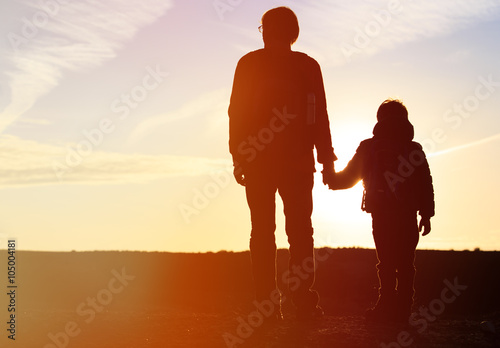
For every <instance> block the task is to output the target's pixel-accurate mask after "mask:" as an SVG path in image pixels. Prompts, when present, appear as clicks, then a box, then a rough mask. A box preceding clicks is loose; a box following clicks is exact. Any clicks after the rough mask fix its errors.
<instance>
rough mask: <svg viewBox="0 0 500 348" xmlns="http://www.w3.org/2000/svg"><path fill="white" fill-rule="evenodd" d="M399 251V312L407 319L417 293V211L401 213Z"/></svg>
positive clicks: (402, 317) (401, 316)
mask: <svg viewBox="0 0 500 348" xmlns="http://www.w3.org/2000/svg"><path fill="white" fill-rule="evenodd" d="M399 226H400V231H399V234H398V235H399V243H398V244H399V245H400V246H399V248H398V250H399V253H398V256H397V269H398V272H397V278H398V288H397V292H398V308H399V311H398V314H399V316H400V318H401V319H403V320H406V319H408V317H409V316H410V314H411V307H412V305H413V295H414V293H415V290H414V287H413V284H414V279H415V265H414V261H415V249H416V248H417V243H418V238H419V234H418V225H417V217H416V213H406V214H401V215H400V221H399Z"/></svg>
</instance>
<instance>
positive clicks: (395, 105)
mask: <svg viewBox="0 0 500 348" xmlns="http://www.w3.org/2000/svg"><path fill="white" fill-rule="evenodd" d="M388 118H403V119H406V120H407V119H408V110H407V109H406V106H404V105H403V103H402V102H401V101H400V100H398V99H387V100H385V101H384V102H383V103H382V104H381V105H380V106H379V108H378V110H377V121H383V120H385V119H388Z"/></svg>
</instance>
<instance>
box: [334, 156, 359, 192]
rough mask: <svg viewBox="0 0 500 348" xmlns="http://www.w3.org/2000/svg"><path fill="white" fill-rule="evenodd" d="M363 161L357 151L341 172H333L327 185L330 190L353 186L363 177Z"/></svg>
mask: <svg viewBox="0 0 500 348" xmlns="http://www.w3.org/2000/svg"><path fill="white" fill-rule="evenodd" d="M362 166H363V161H362V156H361V153H360V151H359V148H358V151H356V154H355V155H354V157H353V158H352V159H351V160H350V161H349V163H348V164H347V167H345V169H344V170H342V171H341V172H338V173H335V174H333V175H332V176H331V177H330V178H329V180H328V182H327V183H328V187H329V188H330V189H331V190H343V189H348V188H351V187H353V186H354V185H356V184H357V183H358V181H359V180H361V179H362V178H363V176H362V172H363V167H362Z"/></svg>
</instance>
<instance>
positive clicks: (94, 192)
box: [0, 0, 500, 252]
mask: <svg viewBox="0 0 500 348" xmlns="http://www.w3.org/2000/svg"><path fill="white" fill-rule="evenodd" d="M280 5H286V6H289V7H290V8H292V9H293V10H294V11H295V12H296V14H297V16H298V19H299V24H300V28H301V33H300V36H299V39H298V41H297V43H296V44H295V45H294V46H293V49H294V50H297V51H302V52H305V53H307V54H309V55H310V56H311V57H313V58H315V59H316V60H317V61H318V62H319V64H320V65H321V67H322V72H323V77H324V82H325V90H326V94H327V101H328V112H329V115H330V122H331V132H332V139H333V144H334V148H335V152H336V154H337V156H338V157H339V161H338V162H336V167H337V169H342V168H343V167H344V166H345V165H346V164H347V162H348V160H349V159H350V158H351V157H352V155H353V154H354V152H355V150H356V147H357V146H358V144H359V142H360V141H362V140H363V139H365V138H368V137H370V136H371V131H372V128H373V126H374V124H375V113H376V110H377V108H378V106H379V104H380V103H381V102H382V101H384V100H385V99H386V98H388V97H398V98H400V99H402V100H403V101H404V103H405V104H406V106H407V108H408V110H409V117H410V121H411V122H412V123H413V124H414V126H415V134H416V138H415V139H416V140H417V141H419V142H421V143H422V145H424V149H425V151H426V153H427V155H428V157H429V163H430V166H431V172H432V174H433V178H434V188H435V195H436V196H435V198H436V216H435V217H434V218H433V219H432V220H431V222H432V232H431V234H429V235H428V236H426V237H423V238H421V240H420V244H419V248H422V249H445V250H449V249H455V250H462V249H471V250H472V249H474V248H476V247H479V248H481V249H482V250H499V249H500V238H499V236H500V222H499V219H498V215H497V214H498V212H497V209H498V206H499V204H498V201H499V200H500V185H499V184H498V180H499V179H498V178H499V177H500V161H499V160H498V158H499V157H498V156H499V150H500V117H499V110H500V65H499V62H500V45H499V44H498V43H499V37H500V0H474V1H473V0H469V1H461V0H440V1H430V0H429V1H411V0H400V1H398V0H391V1H385V0H365V1H357V0H356V1H321V2H312V1H298V0H297V1H280V2H278V1H263V0H240V1H236V0H232V1H229V0H196V1H195V0H183V1H174V0H170V1H169V0H127V1H123V0H121V1H119V0H102V1H97V0H95V1H93V0H92V1H91V0H79V1H71V0H65V1H63V0H44V1H38V0H36V1H22V0H12V1H8V2H7V1H4V2H3V3H2V5H1V6H2V8H1V10H0V32H1V33H2V40H1V41H0V50H1V54H0V67H1V68H0V74H1V76H0V132H1V134H0V249H4V248H6V239H7V238H15V239H17V241H18V246H19V248H20V249H25V250H47V251H49V250H50V251H52V250H57V251H66V250H146V251H153V250H156V251H174V252H180V251H183V252H204V251H218V250H234V251H239V250H246V249H248V240H249V234H250V215H249V211H248V207H247V205H246V200H245V194H244V188H243V187H241V186H239V185H238V184H236V182H235V181H234V180H233V178H232V176H231V157H230V155H229V152H228V145H227V143H228V117H227V107H228V103H229V96H230V93H231V86H232V79H233V74H234V69H235V67H236V63H237V61H238V59H239V58H240V57H241V56H243V55H244V54H245V53H247V52H249V51H252V50H255V49H259V48H261V47H262V46H263V43H262V38H261V34H260V33H259V31H258V30H257V27H258V26H259V25H260V18H261V16H262V14H263V13H264V12H265V11H266V10H268V9H270V8H272V7H276V6H280ZM319 168H320V167H319ZM361 195H362V186H361V185H360V184H358V185H357V186H356V187H355V188H353V189H351V190H348V191H341V192H333V191H328V190H327V189H326V187H325V186H323V184H322V183H321V177H320V176H319V175H318V176H317V177H316V184H315V188H314V204H315V208H314V209H315V210H314V213H313V223H314V228H315V240H316V246H331V247H344V246H345V247H351V246H359V247H370V248H372V247H374V244H373V240H372V236H371V219H370V216H369V215H368V214H366V213H363V212H362V211H361V210H360V204H361ZM277 212H278V213H279V214H278V228H277V232H276V235H277V240H278V246H279V247H287V242H286V235H285V233H284V230H283V225H284V224H283V217H282V215H283V214H282V213H281V212H282V206H281V203H279V204H278V207H277Z"/></svg>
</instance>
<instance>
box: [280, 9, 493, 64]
mask: <svg viewBox="0 0 500 348" xmlns="http://www.w3.org/2000/svg"><path fill="white" fill-rule="evenodd" d="M294 3H295V4H293V5H292V4H290V6H291V7H292V8H293V9H295V10H296V11H297V13H298V14H299V21H300V22H301V25H302V32H301V37H300V38H299V44H300V45H301V48H303V50H304V51H306V52H308V53H310V54H311V55H313V56H314V57H315V58H317V59H318V60H319V61H320V62H321V63H322V64H323V65H333V66H338V65H344V64H346V63H348V62H349V61H350V59H352V58H354V57H356V56H361V55H373V54H376V53H378V52H380V51H383V50H387V49H392V48H394V47H396V46H397V45H401V44H404V43H408V42H414V41H417V40H421V39H424V38H429V37H436V36H443V35H447V34H450V33H453V32H455V31H457V30H460V29H463V28H465V27H467V26H469V25H471V24H474V23H477V22H482V21H485V20H491V19H494V18H499V14H500V1H498V0H494V1H493V0H478V1H469V0H440V1H411V0H399V1H389V0H364V1H349V2H339V1H337V2H333V1H324V2H323V1H322V2H319V1H318V2H314V3H310V4H309V3H308V4H307V5H304V4H301V2H299V1H294ZM390 4H399V6H395V8H396V10H394V8H393V7H390V6H391V5H390Z"/></svg>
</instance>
